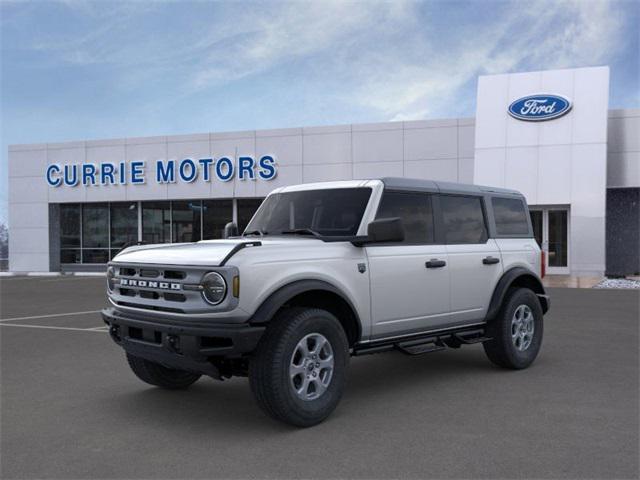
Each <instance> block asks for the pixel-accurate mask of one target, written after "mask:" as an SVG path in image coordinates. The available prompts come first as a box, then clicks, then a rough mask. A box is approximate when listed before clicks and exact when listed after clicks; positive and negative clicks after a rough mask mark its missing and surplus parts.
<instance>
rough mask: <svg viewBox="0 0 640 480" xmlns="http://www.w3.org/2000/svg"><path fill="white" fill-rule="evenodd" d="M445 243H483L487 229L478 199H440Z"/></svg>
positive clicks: (450, 196)
mask: <svg viewBox="0 0 640 480" xmlns="http://www.w3.org/2000/svg"><path fill="white" fill-rule="evenodd" d="M440 207H441V209H442V221H443V226H444V233H445V241H446V243H485V242H486V241H487V238H488V235H487V227H486V225H485V222H484V214H483V212H482V201H481V199H480V198H479V197H463V196H457V195H442V196H441V197H440Z"/></svg>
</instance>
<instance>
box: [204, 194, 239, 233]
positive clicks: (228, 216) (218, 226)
mask: <svg viewBox="0 0 640 480" xmlns="http://www.w3.org/2000/svg"><path fill="white" fill-rule="evenodd" d="M202 210H203V215H204V218H203V225H202V230H203V231H202V239H203V240H211V239H216V238H222V235H223V233H224V226H225V225H226V224H227V223H229V222H231V221H232V220H233V200H204V201H203V202H202Z"/></svg>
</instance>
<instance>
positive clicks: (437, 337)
mask: <svg viewBox="0 0 640 480" xmlns="http://www.w3.org/2000/svg"><path fill="white" fill-rule="evenodd" d="M487 340H491V338H489V337H486V336H485V329H484V328H477V327H473V328H466V329H465V328H462V329H457V330H449V331H444V332H439V333H433V334H430V335H429V334H423V335H416V336H415V337H414V338H412V339H404V340H399V339H395V340H393V339H389V340H378V341H375V342H371V343H366V344H362V345H356V346H355V347H354V350H353V354H354V355H356V356H359V355H367V354H371V353H380V352H387V351H389V350H398V351H400V352H402V353H406V354H407V355H422V354H423V353H430V352H437V351H439V350H444V349H445V348H447V347H449V348H460V347H461V346H462V345H472V344H474V343H482V342H486V341H487Z"/></svg>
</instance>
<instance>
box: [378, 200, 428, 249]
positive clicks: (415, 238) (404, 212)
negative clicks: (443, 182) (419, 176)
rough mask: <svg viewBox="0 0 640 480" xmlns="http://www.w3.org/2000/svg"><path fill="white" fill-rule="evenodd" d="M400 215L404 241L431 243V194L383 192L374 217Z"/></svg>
mask: <svg viewBox="0 0 640 480" xmlns="http://www.w3.org/2000/svg"><path fill="white" fill-rule="evenodd" d="M393 217H400V219H401V220H402V226H403V227H404V243H433V241H434V230H433V211H432V209H431V196H430V195H426V194H424V193H399V192H385V193H384V195H383V197H382V202H381V203H380V207H379V208H378V213H377V214H376V218H393Z"/></svg>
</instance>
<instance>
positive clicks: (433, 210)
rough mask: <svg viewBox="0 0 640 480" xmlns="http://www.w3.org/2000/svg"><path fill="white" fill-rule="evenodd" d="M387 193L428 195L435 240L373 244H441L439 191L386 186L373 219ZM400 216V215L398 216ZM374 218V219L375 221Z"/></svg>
mask: <svg viewBox="0 0 640 480" xmlns="http://www.w3.org/2000/svg"><path fill="white" fill-rule="evenodd" d="M387 193H393V194H396V193H397V194H400V195H423V196H424V197H426V198H427V199H428V201H429V202H431V224H432V227H433V241H424V242H411V243H409V242H404V241H402V242H382V243H375V244H372V245H371V246H376V247H389V246H394V247H403V246H406V247H411V246H414V247H415V246H420V245H441V244H442V243H441V241H440V240H442V238H440V235H439V228H438V214H437V210H438V208H439V207H440V202H439V201H438V199H437V193H435V192H428V191H422V190H405V189H402V190H400V189H387V188H385V189H384V190H383V191H382V195H381V196H380V200H379V201H378V205H377V207H376V211H375V214H374V215H373V220H377V219H378V212H379V211H380V206H381V205H382V202H383V201H384V196H385V194H387ZM383 218H394V217H383ZM398 218H399V217H398ZM373 220H372V221H373Z"/></svg>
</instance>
